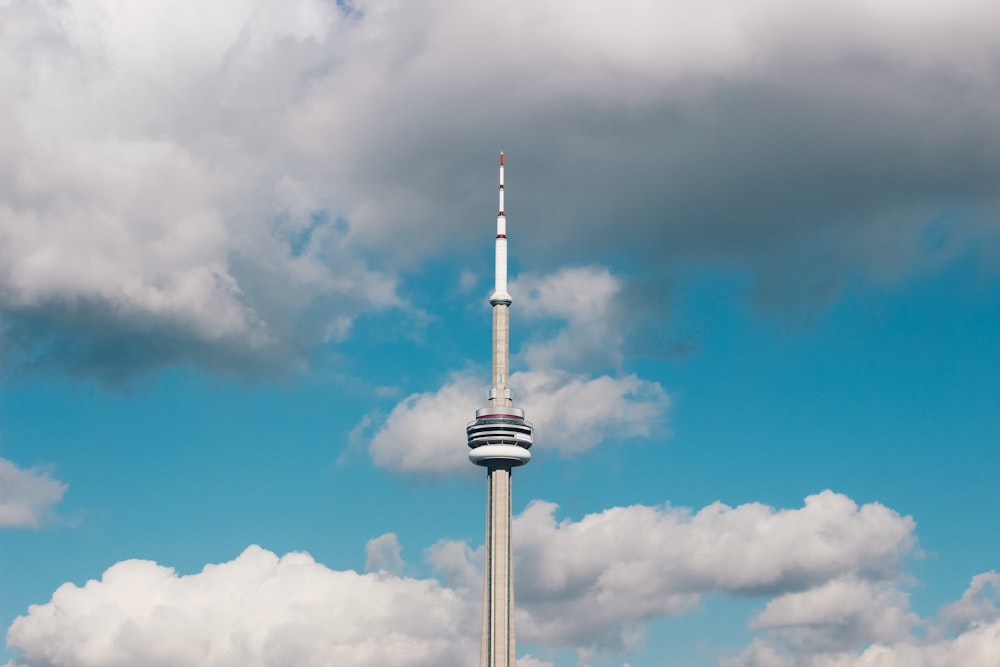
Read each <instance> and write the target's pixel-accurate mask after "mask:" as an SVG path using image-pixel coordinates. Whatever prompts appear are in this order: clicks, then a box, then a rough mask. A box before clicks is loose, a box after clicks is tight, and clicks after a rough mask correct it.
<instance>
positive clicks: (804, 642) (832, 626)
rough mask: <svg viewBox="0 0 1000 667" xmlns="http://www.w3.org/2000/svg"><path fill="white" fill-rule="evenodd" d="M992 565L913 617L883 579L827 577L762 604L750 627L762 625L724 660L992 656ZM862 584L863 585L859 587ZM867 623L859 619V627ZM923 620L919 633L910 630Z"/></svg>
mask: <svg viewBox="0 0 1000 667" xmlns="http://www.w3.org/2000/svg"><path fill="white" fill-rule="evenodd" d="M996 578H997V575H996V573H995V572H985V573H983V574H978V575H976V576H974V577H973V578H972V581H971V583H970V584H969V587H968V589H967V590H966V591H965V593H963V594H962V597H961V598H960V599H959V600H957V601H955V602H954V603H952V604H949V605H947V606H946V607H945V608H944V609H942V610H941V612H940V613H939V614H938V615H937V617H936V618H932V619H927V620H921V619H919V618H918V617H917V615H916V614H914V613H913V612H912V611H910V609H909V600H908V599H907V598H906V596H905V594H903V593H902V592H901V591H899V590H893V589H892V588H891V587H888V586H886V585H885V584H884V583H872V582H865V583H862V582H856V581H855V582H844V581H838V582H832V583H831V584H830V585H828V586H825V587H824V589H825V590H820V591H817V594H818V595H817V597H816V599H814V600H810V599H808V596H809V595H810V592H806V593H803V594H791V595H788V596H784V597H783V598H778V599H776V600H773V601H771V602H770V603H768V605H767V607H766V608H765V610H764V611H763V612H762V613H761V614H760V615H759V616H758V617H757V618H756V619H755V620H754V621H753V623H752V624H751V627H752V628H754V629H758V630H760V629H764V630H766V632H765V635H764V636H763V637H759V638H757V639H755V640H754V641H753V642H752V643H751V644H750V645H749V646H748V647H747V648H746V649H745V650H744V651H743V652H742V653H741V654H740V655H739V656H737V657H736V658H733V659H730V660H723V661H722V664H723V665H724V666H725V667H911V666H912V665H920V666H921V667H965V666H966V665H992V664H995V663H997V662H998V661H1000V609H997V607H996V596H995V595H991V594H990V593H989V591H988V590H987V589H988V588H990V587H991V586H995V584H996ZM866 588H867V590H864V589H866ZM866 624H867V626H866ZM918 626H929V627H930V628H931V632H929V633H928V635H927V638H926V639H921V638H920V637H919V636H917V635H915V634H913V633H911V630H912V629H913V628H915V627H918Z"/></svg>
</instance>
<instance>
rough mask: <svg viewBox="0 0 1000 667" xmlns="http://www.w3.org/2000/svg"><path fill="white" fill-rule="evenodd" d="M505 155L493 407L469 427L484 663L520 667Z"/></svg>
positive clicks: (517, 444)
mask: <svg viewBox="0 0 1000 667" xmlns="http://www.w3.org/2000/svg"><path fill="white" fill-rule="evenodd" d="M503 195H504V190H503V153H501V154H500V213H499V215H498V216H497V236H496V267H495V268H496V270H495V273H494V275H495V280H494V286H493V292H492V293H491V294H490V304H491V305H492V306H493V346H492V352H493V353H492V358H493V359H492V361H493V378H492V384H491V386H490V393H489V403H488V405H489V407H486V408H480V409H479V410H476V420H475V421H474V422H471V423H470V424H469V425H468V427H466V429H465V430H466V434H467V435H468V439H469V447H470V448H471V451H470V452H469V459H470V460H471V461H472V462H473V463H475V464H476V465H480V466H483V467H485V468H486V544H485V552H486V553H485V561H484V567H483V570H484V571H483V626H482V630H483V635H482V644H481V647H480V652H479V665H480V667H515V662H516V656H517V653H516V651H515V647H514V568H513V559H512V554H511V470H512V469H513V468H515V467H517V466H522V465H524V464H526V463H527V462H528V461H530V460H531V452H529V451H528V450H529V448H530V447H531V444H532V433H533V428H532V426H531V424H530V423H529V422H526V421H525V420H524V411H523V410H519V409H518V408H515V407H513V406H514V401H513V398H512V396H511V391H510V387H509V386H508V384H507V382H508V379H509V378H508V376H509V372H510V369H509V362H510V304H511V298H510V295H509V294H508V293H507V220H506V217H505V214H504V210H503V206H504V198H503Z"/></svg>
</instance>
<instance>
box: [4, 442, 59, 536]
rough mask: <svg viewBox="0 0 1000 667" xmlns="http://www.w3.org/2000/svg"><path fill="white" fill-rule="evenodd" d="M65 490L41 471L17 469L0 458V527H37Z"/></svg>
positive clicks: (51, 511) (37, 468) (46, 473)
mask: <svg viewBox="0 0 1000 667" xmlns="http://www.w3.org/2000/svg"><path fill="white" fill-rule="evenodd" d="M68 488H69V487H68V486H67V485H66V484H64V483H63V482H60V481H59V480H57V479H53V478H52V476H51V475H50V474H49V473H48V471H46V470H45V469H44V468H40V467H35V468H20V467H18V466H17V465H16V464H15V463H14V462H12V461H8V460H7V459H3V458H0V527H7V528H38V527H40V526H41V525H42V524H44V523H45V522H46V521H48V520H50V519H51V518H52V517H53V514H54V508H55V506H56V505H57V504H58V503H59V501H60V500H62V497H63V494H65V493H66V490H67V489H68Z"/></svg>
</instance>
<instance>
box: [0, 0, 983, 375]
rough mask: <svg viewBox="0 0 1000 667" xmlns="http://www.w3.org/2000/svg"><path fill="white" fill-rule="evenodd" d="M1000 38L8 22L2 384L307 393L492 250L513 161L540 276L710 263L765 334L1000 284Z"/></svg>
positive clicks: (690, 16) (92, 5)
mask: <svg viewBox="0 0 1000 667" xmlns="http://www.w3.org/2000/svg"><path fill="white" fill-rule="evenodd" d="M998 11H1000V10H998V9H997V7H996V6H995V3H992V2H990V1H989V0H962V1H961V2H958V3H955V2H952V3H948V5H947V6H944V5H941V6H933V5H928V4H927V3H911V2H900V1H894V2H890V3H880V4H879V5H877V6H875V5H872V4H871V3H869V2H863V1H862V0H850V1H848V2H839V3H836V4H835V5H829V4H828V3H827V4H824V3H819V2H815V1H813V0H809V1H807V2H803V3H797V4H795V5H789V4H788V3H785V2H778V1H777V0H758V1H756V2H750V3H731V2H725V1H723V0H715V1H712V2H704V3H699V5H698V6H697V7H694V6H690V5H689V4H685V3H677V2H667V3H661V4H658V5H655V6H652V5H649V4H648V3H634V2H626V3H624V4H619V5H616V6H615V8H614V10H613V11H612V10H610V9H609V8H608V7H607V6H605V5H603V4H601V3H599V2H596V0H586V1H584V2H581V3H576V4H574V7H573V9H572V10H567V9H566V7H565V5H564V4H562V3H558V2H554V1H552V0H545V1H543V2H531V3H528V2H526V1H525V0H516V1H515V2H513V3H506V4H505V5H503V6H502V7H501V6H493V5H482V4H475V5H471V4H469V3H461V2H456V1H455V0H419V1H418V2H413V3H403V4H399V3H387V2H383V1H381V0H361V1H359V2H356V3H353V4H350V5H343V4H340V5H338V4H337V3H329V2H321V1H320V0H294V1H293V2H283V3H273V2H252V1H250V0H234V1H233V2H228V3H225V4H224V5H217V6H213V7H211V8H207V7H201V6H199V7H197V8H187V7H179V6H178V5H177V3H174V2H167V1H166V0H162V1H159V2H147V3H144V5H143V8H142V11H139V10H138V9H136V8H135V7H131V6H128V5H122V4H121V3H113V2H109V1H106V0H70V1H68V2H62V3H36V2H29V1H27V0H15V1H13V2H8V3H5V4H4V5H3V7H2V8H0V25H2V26H3V27H2V28H0V30H2V31H3V33H2V34H3V39H2V40H0V84H2V86H3V90H4V91H5V95H6V97H7V99H8V100H10V104H7V105H4V108H3V109H2V110H0V122H2V124H3V126H4V128H6V131H5V132H4V133H3V137H2V138H0V156H2V157H0V191H2V192H3V193H4V197H3V200H4V201H3V204H2V205H0V267H3V268H2V269H0V324H2V327H3V331H4V355H5V357H6V359H7V361H8V363H17V364H20V365H22V366H24V367H46V368H57V369H60V370H64V371H65V370H68V371H69V372H72V373H76V374H84V375H94V374H99V375H100V374H103V375H111V376H120V375H127V374H129V373H132V372H136V371H137V370H142V369H148V368H151V367H156V366H159V365H163V364H168V363H194V364H200V365H203V366H206V367H208V368H213V369H226V370H246V368H247V367H254V368H259V367H261V366H266V367H270V366H274V365H284V366H289V365H292V366H294V365H295V364H302V363H304V359H306V358H307V356H308V353H309V350H310V349H312V348H314V347H315V346H316V345H317V344H318V343H320V342H323V341H327V340H337V339H338V338H340V337H343V336H345V335H348V334H349V333H350V331H351V327H352V324H353V322H354V321H355V320H356V318H357V317H358V316H359V315H360V314H362V313H365V312H368V311H370V310H372V309H380V308H385V307H390V306H394V305H397V304H398V299H397V297H396V295H395V292H396V284H397V281H398V278H399V275H400V274H399V271H400V270H401V269H405V268H406V267H412V266H415V265H419V264H420V263H421V262H423V261H425V260H426V259H427V258H429V257H431V256H435V255H438V254H439V253H441V252H442V248H443V247H444V246H445V245H446V244H442V243H441V239H443V238H450V239H452V240H453V241H454V242H455V243H458V244H465V243H468V244H469V247H472V244H473V243H474V241H473V239H474V238H475V236H474V234H477V233H479V232H477V231H476V229H475V228H474V226H472V225H469V224H468V221H469V220H470V219H473V220H474V219H484V220H485V221H487V222H486V223H485V224H484V227H485V228H488V226H489V220H490V212H491V207H492V200H484V199H483V198H482V196H481V195H479V194H478V193H480V192H482V191H483V189H484V187H483V186H484V184H486V183H490V184H492V182H493V178H494V175H493V173H492V158H493V155H494V153H495V150H496V148H497V147H498V146H502V147H504V148H505V149H506V150H507V152H508V155H510V157H511V162H510V166H511V168H510V170H509V174H508V181H509V193H508V195H509V199H508V202H509V206H508V209H509V210H508V213H509V214H510V222H511V240H512V251H513V252H516V253H517V255H518V257H520V258H521V259H522V261H524V262H526V263H534V264H538V263H540V260H542V259H543V258H544V260H545V262H546V263H551V262H565V261H573V262H581V261H582V262H590V261H608V257H614V258H616V259H630V260H633V261H638V262H640V263H641V265H642V267H641V268H637V271H638V272H640V273H641V272H646V273H648V274H651V275H653V276H655V277H657V278H661V279H662V277H663V276H664V271H669V270H670V268H671V267H676V266H679V265H685V264H689V263H691V262H693V261H711V262H717V263H721V264H724V265H726V266H735V267H738V268H743V269H746V270H748V271H750V272H751V273H752V274H753V275H754V276H756V281H755V282H756V285H757V292H758V294H759V296H760V297H761V300H762V302H765V303H767V302H771V301H775V300H777V301H781V300H788V299H804V300H811V301H813V302H815V301H822V299H824V298H832V297H833V296H834V295H835V294H836V292H837V290H838V289H839V286H840V285H841V284H842V282H843V280H844V276H845V275H847V274H848V273H854V274H857V275H860V276H862V277H866V278H867V279H871V280H876V281H887V280H898V279H899V278H900V277H902V276H905V275H906V274H907V272H909V271H912V270H913V269H914V268H915V267H920V266H932V267H933V266H937V265H939V264H940V263H941V262H943V261H947V260H948V259H949V258H950V257H953V256H955V255H956V254H958V253H960V252H962V251H963V250H964V249H965V248H966V247H967V245H968V244H970V243H972V242H976V241H978V242H979V243H980V245H981V252H982V256H983V257H994V258H997V257H1000V250H997V248H1000V237H998V235H997V234H996V233H995V223H996V220H997V216H998V211H1000V199H998V197H997V194H996V190H995V188H994V187H993V184H995V183H996V181H997V180H998V177H1000V140H998V139H997V137H996V133H995V132H994V131H993V130H994V128H995V127H996V125H997V122H998V120H1000V117H998V113H1000V111H998V109H1000V90H998V89H997V87H996V86H995V85H994V81H995V76H994V74H995V72H994V70H995V67H994V63H995V61H996V58H997V56H998V53H1000V46H998V42H997V40H995V39H994V37H995V35H994V34H993V31H992V30H991V28H990V26H993V25H995V24H996V22H997V21H998V20H1000V16H998ZM510 35H517V36H518V39H517V46H516V48H505V46H509V45H510V42H509V36H510ZM179 43H184V44H185V45H186V47H185V49H183V52H179V51H178V49H177V48H176V45H177V44H179ZM501 65H502V67H501ZM501 70H502V71H504V72H505V73H506V76H505V77H504V80H505V82H506V88H505V89H504V90H503V91H498V90H497V89H496V87H495V86H496V84H495V79H494V78H493V77H489V76H483V73H484V72H496V71H501ZM498 96H502V97H503V100H504V103H503V104H498V103H497V99H498ZM487 156H488V158H487ZM415 165H419V166H416V167H415ZM529 230H530V231H529ZM519 235H523V237H522V236H519ZM519 238H530V243H526V242H521V241H519V240H518V239H519ZM791 274H794V275H795V276H796V280H794V281H792V280H788V279H787V277H788V276H789V275H791ZM584 348H585V346H582V343H581V347H579V348H578V349H577V352H579V353H582V351H583V350H584ZM568 350H571V348H563V347H557V348H548V349H546V348H544V347H538V348H536V349H535V350H534V351H533V352H532V354H533V355H534V356H535V357H537V359H536V363H539V364H541V363H542V362H543V360H547V361H546V363H557V362H558V361H561V360H564V359H565V358H566V357H567V356H572V353H571V352H570V351H568Z"/></svg>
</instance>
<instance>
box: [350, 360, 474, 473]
mask: <svg viewBox="0 0 1000 667" xmlns="http://www.w3.org/2000/svg"><path fill="white" fill-rule="evenodd" d="M485 393H486V391H485V389H484V388H483V386H482V383H481V382H477V381H476V380H475V379H474V378H472V377H470V376H456V377H454V378H452V380H451V381H450V382H448V384H446V385H445V386H443V387H442V388H441V389H439V390H438V391H436V392H433V393H430V392H428V393H423V394H412V395H410V396H408V397H406V398H405V399H403V401H402V402H400V403H399V404H398V405H397V406H396V407H395V408H393V409H392V412H390V413H389V416H388V417H387V418H386V420H385V422H384V423H383V424H382V426H381V428H380V429H379V430H378V432H377V433H376V434H375V435H374V437H372V440H371V444H370V445H369V452H370V453H371V457H372V460H373V461H374V462H375V465H377V466H381V467H383V468H388V469H390V470H399V471H406V472H429V473H446V472H453V471H461V470H466V471H468V470H470V469H471V468H472V464H470V463H469V459H468V448H467V447H466V446H465V432H464V426H465V424H466V423H467V422H469V421H471V420H472V419H474V418H475V411H476V408H477V407H482V405H481V404H482V403H485V398H478V397H480V396H485Z"/></svg>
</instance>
